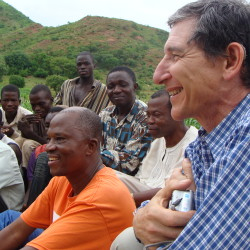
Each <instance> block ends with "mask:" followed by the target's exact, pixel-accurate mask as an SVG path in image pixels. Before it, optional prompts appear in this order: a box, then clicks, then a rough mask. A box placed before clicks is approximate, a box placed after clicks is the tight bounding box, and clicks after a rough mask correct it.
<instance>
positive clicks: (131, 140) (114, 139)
mask: <svg viewBox="0 0 250 250" xmlns="http://www.w3.org/2000/svg"><path fill="white" fill-rule="evenodd" d="M137 87H138V85H137V83H136V77H135V73H134V72H133V71H132V70H131V69H130V68H128V67H125V66H121V67H115V68H114V69H112V70H111V71H110V72H109V73H108V76H107V91H108V96H109V99H110V101H111V102H112V103H113V104H114V105H113V106H110V107H108V108H106V109H104V110H103V111H102V112H101V113H100V117H101V120H102V124H103V133H102V145H101V148H102V151H101V155H102V161H103V163H104V164H105V165H106V166H108V167H111V168H113V169H115V170H117V171H120V172H123V173H126V174H129V175H135V174H136V172H137V171H138V168H139V165H140V162H141V161H142V159H143V158H144V157H145V155H146V153H147V151H148V149H149V147H150V143H151V141H152V137H151V136H150V135H149V134H148V128H147V123H146V118H147V114H146V110H147V105H146V104H145V103H143V102H142V101H139V100H137V99H136V95H135V91H136V89H137Z"/></svg>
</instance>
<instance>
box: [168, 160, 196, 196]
mask: <svg viewBox="0 0 250 250" xmlns="http://www.w3.org/2000/svg"><path fill="white" fill-rule="evenodd" d="M186 179H189V180H191V185H190V186H189V187H188V188H187V190H192V191H194V192H195V190H196V185H195V182H194V177H193V172H192V165H191V162H190V160H189V159H188V158H185V159H184V160H183V161H182V168H175V169H174V170H173V173H172V175H171V176H170V178H169V179H168V180H166V186H167V185H168V181H169V180H176V181H181V180H186Z"/></svg>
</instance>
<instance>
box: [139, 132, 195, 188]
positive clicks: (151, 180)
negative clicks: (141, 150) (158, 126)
mask: <svg viewBox="0 0 250 250" xmlns="http://www.w3.org/2000/svg"><path fill="white" fill-rule="evenodd" d="M197 135H198V130H197V129H196V128H195V127H190V128H189V129H188V131H187V132H186V134H185V136H184V137H183V138H182V140H181V141H180V142H179V143H178V144H176V145H175V146H174V147H171V148H166V141H165V138H164V137H161V138H158V139H155V140H154V141H153V142H152V143H151V147H150V149H149V151H148V153H147V155H146V156H145V158H144V159H143V161H142V164H141V166H140V168H139V171H138V173H137V174H136V175H135V177H136V178H138V179H139V180H140V182H141V183H143V184H146V185H148V186H150V187H151V188H163V187H164V186H165V180H166V179H167V178H169V177H170V175H171V174H172V172H173V169H174V168H176V167H181V163H182V160H183V159H184V152H185V149H186V147H187V146H188V144H189V143H190V142H192V141H194V140H195V139H196V137H197Z"/></svg>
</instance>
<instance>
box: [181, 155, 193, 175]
mask: <svg viewBox="0 0 250 250" xmlns="http://www.w3.org/2000/svg"><path fill="white" fill-rule="evenodd" d="M182 170H183V173H184V175H185V176H186V177H187V178H188V179H190V180H192V179H193V173H192V165H191V162H190V160H189V159H188V158H185V159H184V160H183V161H182Z"/></svg>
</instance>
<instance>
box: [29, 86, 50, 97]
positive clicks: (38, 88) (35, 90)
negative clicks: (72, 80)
mask: <svg viewBox="0 0 250 250" xmlns="http://www.w3.org/2000/svg"><path fill="white" fill-rule="evenodd" d="M40 91H44V92H47V94H48V96H49V97H51V98H52V95H51V91H50V89H49V87H48V86H46V85H43V84H37V85H36V86H35V87H33V88H32V89H31V91H30V95H35V94H37V93H38V92H40Z"/></svg>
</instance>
